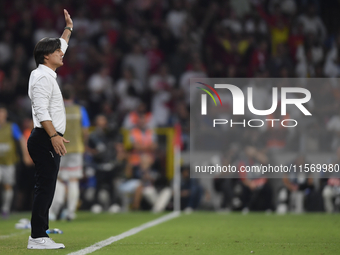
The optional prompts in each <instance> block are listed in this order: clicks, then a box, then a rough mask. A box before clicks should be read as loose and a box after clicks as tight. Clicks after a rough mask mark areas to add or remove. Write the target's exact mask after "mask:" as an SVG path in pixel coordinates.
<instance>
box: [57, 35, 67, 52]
mask: <svg viewBox="0 0 340 255" xmlns="http://www.w3.org/2000/svg"><path fill="white" fill-rule="evenodd" d="M59 39H60V44H61V45H60V49H61V51H62V52H63V53H64V54H65V52H66V50H67V47H68V45H67V42H66V41H65V40H64V38H59Z"/></svg>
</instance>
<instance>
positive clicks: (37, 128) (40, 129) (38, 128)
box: [34, 127, 64, 136]
mask: <svg viewBox="0 0 340 255" xmlns="http://www.w3.org/2000/svg"><path fill="white" fill-rule="evenodd" d="M34 129H36V130H37V131H40V132H41V131H45V133H46V134H47V132H46V130H45V129H44V128H41V127H35V128H34ZM57 133H58V135H60V136H64V135H63V134H62V133H59V132H58V131H57ZM47 135H48V134H47Z"/></svg>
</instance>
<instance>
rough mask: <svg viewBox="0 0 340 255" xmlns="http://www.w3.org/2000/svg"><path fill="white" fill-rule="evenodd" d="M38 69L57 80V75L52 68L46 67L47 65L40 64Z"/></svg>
mask: <svg viewBox="0 0 340 255" xmlns="http://www.w3.org/2000/svg"><path fill="white" fill-rule="evenodd" d="M38 68H39V69H40V70H41V71H43V72H46V73H48V74H50V75H51V76H52V77H53V78H54V79H56V78H57V73H56V72H55V71H53V70H52V69H51V68H49V67H47V66H45V65H42V64H39V66H38Z"/></svg>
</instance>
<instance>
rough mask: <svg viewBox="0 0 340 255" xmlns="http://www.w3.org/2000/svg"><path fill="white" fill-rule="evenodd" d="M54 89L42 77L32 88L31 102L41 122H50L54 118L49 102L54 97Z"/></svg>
mask: <svg viewBox="0 0 340 255" xmlns="http://www.w3.org/2000/svg"><path fill="white" fill-rule="evenodd" d="M52 91H53V87H52V84H50V83H49V82H48V80H47V78H45V77H42V78H41V79H40V80H38V81H37V82H36V83H35V84H34V86H33V87H32V93H31V100H32V106H33V110H34V115H35V116H36V117H37V119H38V121H39V122H42V121H46V120H50V121H52V118H51V116H50V113H49V100H50V98H51V96H52Z"/></svg>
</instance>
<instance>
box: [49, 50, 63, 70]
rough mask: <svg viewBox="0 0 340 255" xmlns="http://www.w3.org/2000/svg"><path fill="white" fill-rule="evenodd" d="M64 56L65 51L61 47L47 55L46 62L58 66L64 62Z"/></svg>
mask: <svg viewBox="0 0 340 255" xmlns="http://www.w3.org/2000/svg"><path fill="white" fill-rule="evenodd" d="M63 56H64V53H63V52H62V51H61V49H56V50H55V51H54V52H53V53H51V54H49V55H47V56H45V62H46V63H47V64H48V65H49V66H53V67H55V68H58V67H60V66H62V65H63V64H64V63H63Z"/></svg>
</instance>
